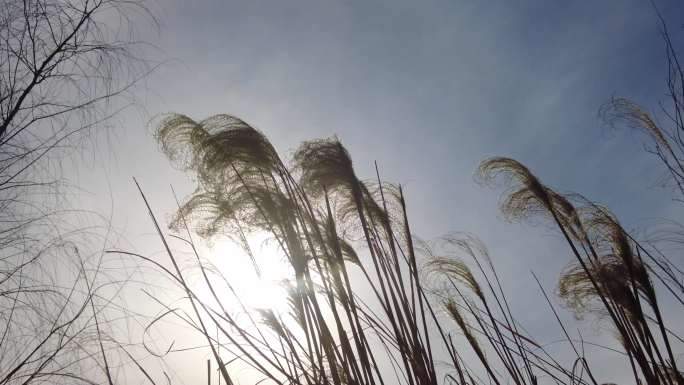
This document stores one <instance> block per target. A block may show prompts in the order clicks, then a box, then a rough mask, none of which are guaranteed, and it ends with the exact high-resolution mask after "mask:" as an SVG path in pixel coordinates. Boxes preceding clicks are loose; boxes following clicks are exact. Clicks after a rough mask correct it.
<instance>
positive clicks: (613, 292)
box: [558, 255, 641, 318]
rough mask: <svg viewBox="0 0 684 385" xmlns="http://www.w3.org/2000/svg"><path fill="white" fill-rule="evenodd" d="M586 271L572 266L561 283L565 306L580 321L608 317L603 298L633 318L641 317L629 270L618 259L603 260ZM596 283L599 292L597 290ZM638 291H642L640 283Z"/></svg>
mask: <svg viewBox="0 0 684 385" xmlns="http://www.w3.org/2000/svg"><path fill="white" fill-rule="evenodd" d="M588 268H589V271H588V272H587V270H585V269H584V268H583V267H582V266H580V265H579V264H577V263H573V264H571V265H570V266H569V267H568V268H566V269H565V271H564V272H563V273H562V274H561V277H560V278H559V280H558V295H559V297H560V298H561V299H563V301H564V305H565V306H566V307H567V308H569V309H571V310H572V311H573V312H574V314H575V316H576V317H577V318H582V316H583V315H584V314H594V315H597V316H598V317H599V318H604V317H606V316H607V313H606V309H605V308H604V306H603V304H602V302H601V300H600V298H601V296H603V297H606V298H609V299H610V300H612V302H614V303H615V304H616V305H618V306H619V307H620V308H621V309H622V310H624V311H625V312H626V313H627V314H628V315H629V316H630V317H635V316H637V314H638V304H637V302H636V299H635V297H634V294H633V291H632V289H631V282H630V280H629V278H628V277H629V276H630V273H629V271H628V268H627V267H626V266H625V265H624V264H623V263H622V261H621V259H620V258H618V257H615V256H607V255H606V256H603V257H602V258H601V260H600V261H599V262H598V263H594V264H591V265H589V266H588ZM592 279H593V282H596V284H597V286H598V288H599V289H598V291H597V289H596V287H595V286H594V283H593V282H592ZM636 284H637V289H641V287H640V284H639V283H638V282H637V283H636Z"/></svg>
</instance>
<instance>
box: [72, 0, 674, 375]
mask: <svg viewBox="0 0 684 385" xmlns="http://www.w3.org/2000/svg"><path fill="white" fill-rule="evenodd" d="M657 4H658V6H659V7H660V9H661V11H662V13H663V14H664V15H665V17H666V19H667V20H668V22H669V23H670V27H671V29H672V32H673V36H674V38H675V40H676V41H678V42H681V41H682V36H684V35H683V34H682V32H684V30H682V29H681V28H680V27H679V26H680V25H681V22H682V18H681V17H678V15H683V14H684V13H683V11H684V6H682V4H681V3H680V2H677V1H671V2H665V1H658V2H657ZM157 7H158V10H159V12H160V17H159V18H160V21H161V29H160V31H159V32H158V33H157V32H153V31H147V30H145V29H143V30H141V32H142V35H141V38H142V39H144V40H149V41H151V42H153V43H154V44H156V45H157V46H158V47H159V48H160V51H161V52H162V54H163V55H165V56H166V57H169V58H171V59H172V60H171V61H169V62H168V64H166V65H164V66H162V67H161V68H160V69H159V70H158V71H157V72H156V73H155V74H153V75H152V76H151V77H150V78H149V79H148V80H147V84H146V87H147V90H146V92H145V93H142V94H141V98H142V101H143V105H144V106H145V109H146V113H139V112H136V111H134V110H131V111H130V112H129V113H127V114H126V115H124V116H123V117H122V123H123V124H122V127H120V128H119V129H118V131H116V132H115V133H114V139H113V140H112V147H111V151H109V152H108V153H107V155H106V156H105V157H106V158H107V159H109V160H111V159H116V162H110V161H108V160H106V161H102V162H99V163H98V162H96V165H95V166H93V167H92V169H80V170H79V171H78V172H79V175H80V176H78V177H75V178H76V179H79V180H80V181H81V182H80V183H81V184H82V185H83V186H84V188H85V190H86V191H87V192H84V193H82V195H81V196H80V198H79V199H81V200H82V201H83V202H92V205H93V207H95V208H97V207H100V208H104V209H105V210H108V209H109V207H110V203H111V206H112V207H113V208H114V211H113V212H114V223H115V225H116V226H117V227H118V228H120V229H122V231H123V232H124V234H125V235H126V237H127V238H128V239H129V241H130V243H131V244H132V245H134V246H135V247H136V248H139V249H141V250H159V249H160V248H161V246H160V245H158V244H156V243H155V242H156V241H155V239H154V237H153V236H151V235H150V234H151V233H152V232H153V229H152V228H151V227H150V226H149V225H148V222H147V218H146V216H145V213H144V212H143V210H141V209H142V202H141V201H140V199H139V198H138V196H137V193H136V191H135V188H134V185H133V183H132V181H131V177H132V176H135V177H137V178H138V180H139V181H140V182H141V184H142V185H143V187H144V188H145V190H146V192H147V194H148V195H149V196H153V197H154V199H155V205H156V207H155V208H156V209H157V211H158V212H159V213H160V214H161V215H162V217H164V215H168V214H170V213H171V212H172V211H173V208H174V203H173V202H174V201H173V196H172V195H171V193H170V189H169V187H168V186H169V185H170V184H172V185H173V186H174V188H176V189H177V191H179V192H180V194H181V195H182V194H185V193H189V192H191V191H192V188H193V186H192V182H191V180H190V179H189V177H188V176H185V175H183V174H182V173H179V172H177V171H175V170H173V169H172V168H171V166H170V164H169V163H168V162H167V161H166V159H165V158H164V156H163V155H162V154H160V153H159V152H158V151H157V146H156V144H155V143H154V140H153V139H152V138H151V136H150V130H149V129H148V128H147V126H146V124H147V120H148V119H149V118H150V117H151V116H153V115H155V114H158V113H163V112H179V113H183V114H186V115H189V116H191V117H193V118H196V119H202V118H205V117H208V116H210V115H212V114H216V113H229V114H233V115H236V116H238V117H240V118H242V119H243V120H245V121H247V122H249V123H250V124H252V125H254V126H255V127H257V128H259V129H260V130H262V131H263V132H264V133H265V134H266V135H267V136H268V137H269V138H270V139H271V141H272V142H273V143H274V144H275V146H276V148H278V149H280V150H281V153H282V154H285V155H286V154H288V153H290V152H291V151H292V150H294V149H295V148H296V146H297V144H298V143H299V142H301V141H303V140H307V139H312V138H317V137H328V136H331V135H337V136H339V138H340V139H341V140H342V142H343V143H344V144H345V145H346V146H347V148H348V150H349V151H350V153H351V155H352V157H353V159H354V162H355V166H356V168H357V170H358V174H359V175H360V176H362V177H368V178H371V177H373V176H374V171H373V162H374V161H377V162H378V164H379V166H380V170H381V173H382V175H383V177H384V179H387V180H390V181H394V182H398V183H401V184H402V185H404V186H405V189H406V191H407V194H408V204H409V214H410V216H411V220H412V222H413V229H414V231H416V232H417V233H418V234H419V235H421V236H423V237H424V238H428V239H429V238H433V237H436V236H439V235H441V234H444V233H447V232H449V231H468V232H472V233H475V234H476V235H478V236H479V237H480V238H481V239H482V240H483V241H484V242H485V243H486V244H487V245H488V246H489V248H490V251H491V254H492V257H493V259H494V261H495V263H496V264H497V266H498V267H499V268H500V270H501V272H502V275H503V280H504V284H505V285H506V286H507V287H508V288H510V289H511V291H512V292H513V293H514V295H513V296H512V300H513V301H514V304H515V305H516V308H517V309H520V313H521V314H524V318H525V319H526V325H527V326H529V327H530V328H534V327H535V326H539V327H542V326H541V325H550V317H549V316H550V314H548V311H547V310H546V309H544V308H542V307H540V306H538V304H539V303H540V302H539V301H540V300H541V297H539V295H538V291H537V290H536V288H535V287H534V286H533V285H531V284H530V283H529V282H528V281H529V279H527V278H524V279H520V277H529V270H530V269H534V270H535V271H536V272H537V273H539V275H540V276H541V277H542V281H543V282H544V284H545V285H546V286H547V287H548V288H550V289H553V283H554V280H555V279H556V278H557V276H558V273H559V271H560V269H561V268H562V267H563V266H564V265H565V264H566V263H568V262H569V261H570V255H569V254H568V250H567V249H566V248H565V246H564V245H563V244H562V243H561V242H560V240H559V238H558V237H557V236H556V235H555V233H554V232H553V231H551V230H549V229H547V228H545V227H543V226H536V227H531V226H528V225H525V224H522V225H521V224H509V223H506V222H505V221H503V219H502V218H501V216H500V214H499V213H498V209H497V201H498V196H499V193H500V191H496V190H491V189H487V188H483V187H481V186H479V185H477V184H475V183H474V181H473V178H472V175H473V171H474V170H475V168H476V166H477V164H478V163H479V162H480V161H481V160H482V159H484V158H485V157H487V156H493V155H503V156H510V157H513V158H516V159H518V160H519V161H521V162H523V163H524V164H526V165H527V166H529V167H530V168H531V169H532V170H533V171H534V172H535V173H536V174H537V175H538V176H539V177H540V178H541V179H542V180H543V181H544V182H546V183H547V184H549V185H551V186H553V187H556V188H557V189H559V190H560V191H577V192H580V193H582V194H584V195H585V196H587V197H589V198H591V199H594V200H596V201H598V202H600V203H604V204H606V205H608V206H609V207H610V208H611V209H612V210H613V211H614V212H615V213H616V214H617V215H618V217H619V218H620V219H621V220H622V221H623V223H624V225H625V227H627V228H629V229H642V228H644V226H645V225H646V224H648V223H651V222H652V221H653V220H654V219H655V218H671V219H682V206H681V204H679V203H674V202H672V200H671V196H672V195H671V194H669V192H668V191H666V190H663V189H660V188H658V187H656V186H655V182H656V181H657V180H658V177H659V175H660V173H661V172H662V170H661V169H660V168H659V164H658V163H657V162H656V161H655V159H654V158H653V157H651V156H650V155H648V154H646V153H645V152H644V151H642V147H641V145H642V142H643V139H644V138H642V137H641V136H639V135H635V134H633V133H630V132H629V131H610V130H608V129H606V128H605V127H604V126H603V124H602V123H601V121H600V120H599V118H598V116H597V113H598V109H599V107H600V105H601V104H602V103H603V102H605V101H607V100H608V99H609V98H610V97H611V96H613V95H615V96H626V97H629V98H631V99H633V100H635V101H637V102H639V103H642V104H644V105H645V106H648V107H649V108H651V109H653V110H655V109H656V108H657V102H658V101H659V100H664V92H665V73H666V67H665V60H664V58H665V56H664V54H665V53H664V46H663V43H662V41H661V39H660V36H659V25H658V23H657V19H656V16H655V14H654V12H653V10H652V8H651V5H650V3H649V2H648V1H646V0H621V1H617V0H616V1H599V2H589V1H565V2H555V1H487V2H485V1H465V0H450V1H446V0H445V1H391V2H390V1H387V2H380V1H363V2H362V1H288V2H284V1H214V2H209V1H197V2H189V1H180V0H177V1H172V0H168V1H160V2H159V3H158V5H157ZM679 46H681V44H679ZM285 157H286V156H285ZM103 159H104V158H103ZM103 177H105V178H106V180H107V181H108V182H107V183H102V180H104V179H103ZM103 196H104V197H107V198H108V199H109V200H107V203H106V204H105V205H103V204H102V202H103V199H102V197H103ZM109 197H111V198H109ZM105 200H106V199H105ZM109 201H111V202H109ZM543 330H544V331H542V332H541V333H543V334H544V335H543V337H548V338H549V339H553V338H554V336H555V337H557V336H558V330H555V329H554V328H553V326H550V327H548V328H547V329H543ZM547 333H548V334H547ZM606 380H608V379H606Z"/></svg>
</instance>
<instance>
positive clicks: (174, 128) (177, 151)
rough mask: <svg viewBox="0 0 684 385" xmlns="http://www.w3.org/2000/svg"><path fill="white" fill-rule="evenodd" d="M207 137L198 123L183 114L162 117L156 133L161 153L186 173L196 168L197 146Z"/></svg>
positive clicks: (157, 124)
mask: <svg viewBox="0 0 684 385" xmlns="http://www.w3.org/2000/svg"><path fill="white" fill-rule="evenodd" d="M152 124H154V123H152ZM206 136H208V133H207V132H206V131H205V130H204V129H203V128H202V127H201V126H200V125H199V124H198V123H197V122H195V121H194V120H192V119H191V118H189V117H187V116H185V115H181V114H166V115H162V116H161V120H160V121H159V122H158V123H156V127H155V132H154V137H155V139H156V140H157V142H158V143H159V146H160V148H161V151H162V152H163V153H164V154H165V155H166V156H167V157H168V158H169V160H171V163H172V164H173V165H174V166H175V167H177V168H179V169H181V170H186V171H187V170H191V169H193V168H194V167H195V165H196V162H197V155H196V151H195V146H196V145H197V144H198V143H201V142H202V141H203V140H204V138H205V137H206Z"/></svg>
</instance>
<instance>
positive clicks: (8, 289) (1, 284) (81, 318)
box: [0, 0, 156, 384]
mask: <svg viewBox="0 0 684 385" xmlns="http://www.w3.org/2000/svg"><path fill="white" fill-rule="evenodd" d="M140 19H141V20H143V21H145V22H149V23H153V24H154V23H156V22H155V19H154V17H153V16H152V15H151V13H150V11H149V9H148V8H147V6H146V4H145V3H143V2H142V1H138V0H24V1H16V0H0V384H14V383H17V384H28V383H33V382H42V383H75V382H86V383H103V382H108V383H110V384H111V383H113V382H114V381H115V380H116V373H117V371H116V370H115V369H114V368H115V367H116V366H117V365H118V364H117V363H118V362H121V360H119V359H116V358H112V355H113V354H114V351H118V353H117V354H123V355H124V356H125V357H127V358H126V359H132V358H133V357H132V356H128V351H127V350H121V349H124V347H123V346H121V344H120V343H119V342H118V341H117V340H116V339H114V337H113V336H112V335H110V334H109V333H108V325H109V324H110V321H109V320H111V319H115V318H116V317H118V318H120V317H125V315H124V314H125V312H126V309H114V311H119V313H118V316H114V315H113V314H112V313H111V312H110V310H112V309H111V308H112V299H113V298H114V297H115V296H116V295H117V293H118V292H119V291H120V290H121V285H122V284H123V283H124V282H125V281H126V280H127V276H118V275H117V274H118V273H116V272H115V271H113V270H110V267H109V266H107V265H106V262H105V260H104V259H103V254H102V253H101V252H98V251H97V248H98V247H99V248H100V250H101V249H102V247H103V246H104V245H105V244H106V242H107V236H106V234H107V232H106V231H107V230H108V229H107V227H106V221H100V220H96V221H92V218H94V217H92V216H91V217H90V219H86V220H85V221H89V222H88V223H85V224H83V223H82V222H83V221H84V219H83V213H78V214H74V213H73V212H71V213H70V214H67V213H65V212H66V211H67V210H58V209H59V208H60V207H58V206H56V205H55V204H53V203H51V202H50V201H51V200H54V199H55V198H58V197H59V194H58V193H59V190H58V189H55V188H56V187H59V185H60V183H59V182H58V180H59V160H60V159H61V158H62V157H63V156H65V155H67V154H69V153H70V152H71V151H72V150H73V149H75V147H76V146H78V145H79V144H80V143H82V141H83V140H86V139H88V138H89V137H90V136H89V135H87V134H88V133H89V132H91V131H92V129H94V128H97V127H106V126H107V123H108V122H110V121H111V119H112V118H114V117H115V116H116V115H117V113H118V112H120V111H121V109H123V108H125V107H127V106H129V105H130V104H131V103H133V102H134V98H133V92H132V91H133V88H134V87H135V86H136V85H137V84H138V83H139V82H140V80H141V79H143V78H144V77H145V76H146V75H147V74H148V73H149V71H151V69H152V68H153V66H152V65H151V64H150V61H148V60H145V59H144V58H143V57H142V56H141V51H140V49H139V48H140V47H141V46H142V43H140V42H138V41H136V38H135V33H134V31H135V28H134V26H135V25H136V23H137V22H139V21H140ZM48 198H51V199H48ZM74 223H77V225H74ZM78 223H81V224H78ZM103 225H104V227H99V226H103ZM93 226H94V227H95V228H98V229H97V230H93V228H94V227H93ZM100 230H104V232H103V231H100ZM103 234H105V235H104V236H103ZM105 309H106V310H107V311H105ZM122 352H124V353H125V354H124V353H122Z"/></svg>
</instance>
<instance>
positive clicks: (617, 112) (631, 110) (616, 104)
mask: <svg viewBox="0 0 684 385" xmlns="http://www.w3.org/2000/svg"><path fill="white" fill-rule="evenodd" d="M599 115H600V116H601V117H602V118H603V120H604V122H606V123H607V124H609V125H610V126H612V127H615V126H617V125H618V124H624V125H626V126H627V127H629V128H632V129H637V130H642V131H644V132H645V133H646V134H648V135H649V136H650V137H651V138H653V140H654V141H655V142H656V144H658V145H660V146H663V147H665V148H670V144H669V142H668V141H667V138H666V137H665V134H664V133H663V131H662V130H661V129H660V127H658V125H657V124H656V123H655V121H654V120H653V118H652V117H651V115H650V114H649V113H648V112H646V111H645V110H644V109H643V108H642V107H641V106H640V105H638V104H637V103H634V102H632V101H631V100H629V99H626V98H613V99H611V100H610V101H609V102H608V103H605V104H604V105H603V106H601V109H600V110H599Z"/></svg>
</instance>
